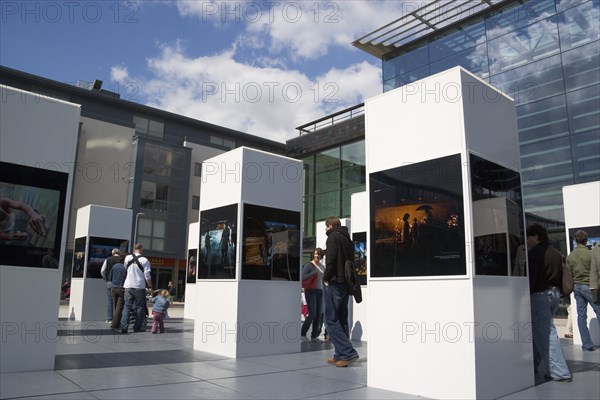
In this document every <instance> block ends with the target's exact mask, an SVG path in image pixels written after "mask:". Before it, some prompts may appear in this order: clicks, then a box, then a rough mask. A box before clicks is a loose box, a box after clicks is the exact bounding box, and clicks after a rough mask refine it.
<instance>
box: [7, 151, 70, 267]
mask: <svg viewBox="0 0 600 400" xmlns="http://www.w3.org/2000/svg"><path fill="white" fill-rule="evenodd" d="M67 183H68V174H66V173H62V172H56V171H50V170H46V169H41V168H33V167H27V166H25V165H17V164H12V163H6V162H0V263H1V264H3V265H14V266H23V267H36V268H49V269H58V267H59V265H58V264H59V260H58V259H59V257H60V250H61V238H62V227H63V219H64V213H65V201H66V191H67Z"/></svg>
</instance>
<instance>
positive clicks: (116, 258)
mask: <svg viewBox="0 0 600 400" xmlns="http://www.w3.org/2000/svg"><path fill="white" fill-rule="evenodd" d="M118 262H121V257H119V256H109V257H107V258H106V277H105V278H104V280H105V281H107V282H108V281H110V279H109V277H108V276H109V275H110V271H111V269H112V267H113V265H115V264H116V263H118ZM121 286H122V285H121Z"/></svg>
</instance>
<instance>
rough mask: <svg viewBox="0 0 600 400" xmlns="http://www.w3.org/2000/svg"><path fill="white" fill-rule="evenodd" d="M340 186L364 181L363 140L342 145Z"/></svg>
mask: <svg viewBox="0 0 600 400" xmlns="http://www.w3.org/2000/svg"><path fill="white" fill-rule="evenodd" d="M341 151H342V157H341V160H342V187H348V186H355V185H361V184H364V183H365V141H364V140H361V141H359V142H355V143H350V144H347V145H345V146H342V148H341Z"/></svg>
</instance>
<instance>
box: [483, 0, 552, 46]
mask: <svg viewBox="0 0 600 400" xmlns="http://www.w3.org/2000/svg"><path fill="white" fill-rule="evenodd" d="M555 13H556V9H555V6H554V0H532V1H526V2H524V3H521V2H519V3H515V4H513V5H511V6H508V7H505V8H502V9H500V10H499V11H498V12H495V13H493V14H492V15H491V16H490V17H488V18H486V21H485V24H486V28H487V37H488V39H492V38H495V37H498V36H502V35H504V34H506V33H508V32H510V31H513V30H515V29H520V28H522V27H524V26H527V25H529V24H531V23H533V22H535V21H539V20H540V19H544V18H547V17H549V16H551V15H554V14H555Z"/></svg>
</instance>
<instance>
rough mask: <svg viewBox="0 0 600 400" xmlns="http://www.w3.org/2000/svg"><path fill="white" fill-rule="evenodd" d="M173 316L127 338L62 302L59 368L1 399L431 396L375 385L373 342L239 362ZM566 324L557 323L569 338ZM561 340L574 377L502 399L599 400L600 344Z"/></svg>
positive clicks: (8, 383) (7, 388)
mask: <svg viewBox="0 0 600 400" xmlns="http://www.w3.org/2000/svg"><path fill="white" fill-rule="evenodd" d="M169 313H170V318H169V319H167V320H166V321H165V325H166V332H165V333H164V334H157V335H153V334H151V333H150V332H141V333H135V334H128V335H122V334H116V333H114V332H112V331H110V330H109V329H108V327H107V325H106V323H105V322H104V321H91V322H77V321H71V320H69V319H67V318H68V306H65V305H61V307H60V313H59V317H60V318H59V325H60V327H61V329H60V330H59V340H58V341H57V344H56V358H55V368H54V371H39V372H22V373H7V374H0V398H1V399H145V400H147V399H416V398H420V399H422V398H423V397H419V396H415V395H409V394H403V393H397V392H390V391H386V390H380V389H375V388H372V387H368V386H367V368H368V360H367V358H366V357H367V346H368V344H367V343H366V342H354V345H355V347H356V348H357V351H358V352H359V354H360V356H361V358H360V359H359V360H358V361H357V362H355V363H353V364H351V365H350V366H348V367H346V368H338V367H335V366H331V365H328V364H327V362H326V360H327V358H328V357H331V355H332V350H333V349H332V345H331V343H330V342H320V343H302V344H301V346H302V352H301V353H295V354H282V355H275V356H263V357H249V358H243V359H231V358H226V357H223V356H220V355H216V354H211V353H206V352H202V351H197V350H194V349H193V336H194V335H193V332H194V321H193V320H189V319H183V318H182V317H183V306H182V305H181V306H177V305H174V306H173V307H172V308H171V309H170V312H169ZM565 322H566V320H564V319H557V320H556V323H557V326H558V331H559V333H560V334H561V337H562V336H563V333H564V325H565ZM561 342H562V344H563V349H564V352H565V356H566V358H567V360H568V363H569V367H570V368H571V371H572V372H573V375H574V381H573V382H571V383H559V382H546V383H541V382H540V384H539V385H537V386H534V387H532V388H529V389H526V390H523V391H520V392H517V393H513V394H511V395H508V396H505V397H503V398H502V399H504V400H507V399H548V400H559V399H560V400H562V399H594V400H598V399H599V398H600V349H599V350H598V351H595V352H584V351H582V350H581V348H580V346H575V345H573V341H572V340H569V339H564V338H562V339H561ZM424 379H427V378H426V377H424ZM429 379H431V378H429ZM431 383H432V384H435V380H433V379H432V380H431Z"/></svg>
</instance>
